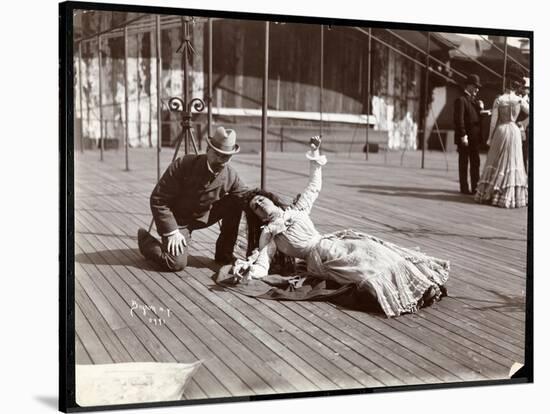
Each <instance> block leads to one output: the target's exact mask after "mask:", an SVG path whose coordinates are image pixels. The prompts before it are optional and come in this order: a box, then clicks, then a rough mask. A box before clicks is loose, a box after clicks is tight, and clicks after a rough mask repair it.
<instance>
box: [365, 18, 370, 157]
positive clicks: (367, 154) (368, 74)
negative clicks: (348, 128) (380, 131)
mask: <svg viewBox="0 0 550 414" xmlns="http://www.w3.org/2000/svg"><path fill="white" fill-rule="evenodd" d="M371 30H372V29H371V28H370V27H369V49H368V55H367V137H366V140H367V142H366V146H365V160H367V161H368V160H369V128H370V77H371V73H370V71H371V69H370V68H371V66H370V64H371V46H372V37H371Z"/></svg>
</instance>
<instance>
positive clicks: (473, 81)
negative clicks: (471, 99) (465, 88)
mask: <svg viewBox="0 0 550 414" xmlns="http://www.w3.org/2000/svg"><path fill="white" fill-rule="evenodd" d="M466 85H475V86H477V87H478V88H481V82H480V81H479V76H478V75H475V74H471V75H468V77H467V78H466Z"/></svg>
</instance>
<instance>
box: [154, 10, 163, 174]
mask: <svg viewBox="0 0 550 414" xmlns="http://www.w3.org/2000/svg"><path fill="white" fill-rule="evenodd" d="M155 29H156V46H157V50H156V52H157V182H158V181H159V180H160V148H161V145H162V102H161V99H160V94H161V71H162V62H161V60H160V59H161V49H160V47H161V32H160V16H159V15H157V16H156V17H155Z"/></svg>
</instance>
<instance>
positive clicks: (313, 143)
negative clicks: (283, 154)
mask: <svg viewBox="0 0 550 414" xmlns="http://www.w3.org/2000/svg"><path fill="white" fill-rule="evenodd" d="M309 146H310V148H311V152H314V151H315V150H318V149H319V147H320V146H321V137H320V136H318V135H316V136H314V137H311V138H310V140H309Z"/></svg>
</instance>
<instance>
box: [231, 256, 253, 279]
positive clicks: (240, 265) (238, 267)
mask: <svg viewBox="0 0 550 414" xmlns="http://www.w3.org/2000/svg"><path fill="white" fill-rule="evenodd" d="M249 270H250V262H248V261H247V260H241V259H237V260H235V264H234V265H233V274H234V275H235V276H238V277H239V278H243V277H244V276H245V275H246V273H247V272H248V271H249Z"/></svg>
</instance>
